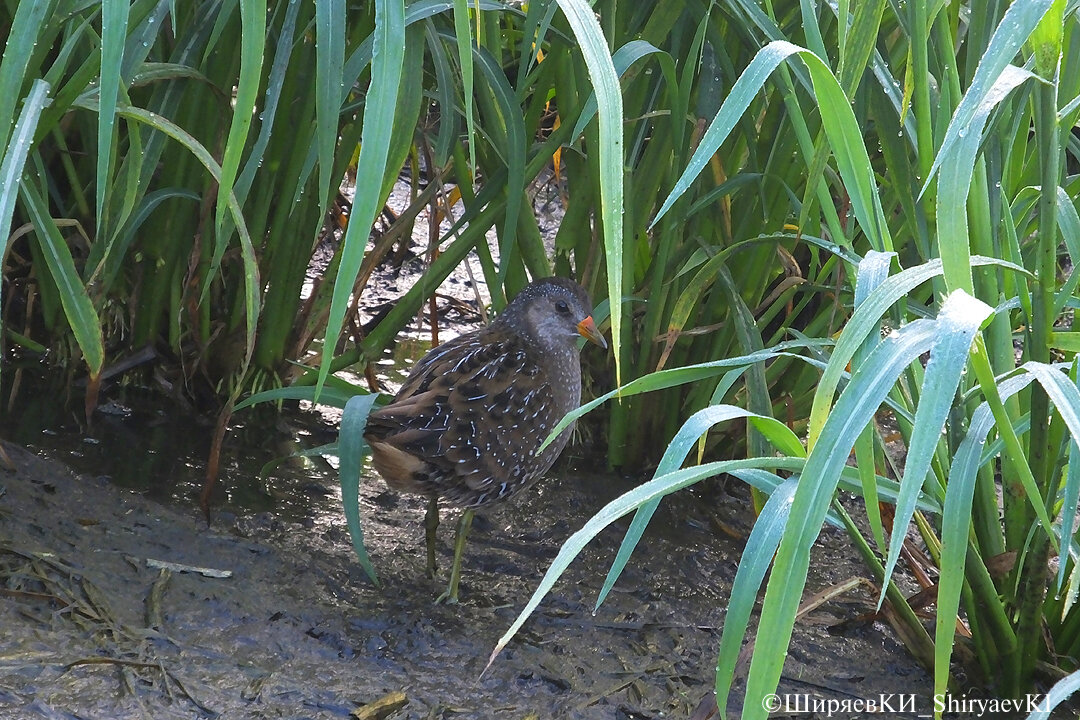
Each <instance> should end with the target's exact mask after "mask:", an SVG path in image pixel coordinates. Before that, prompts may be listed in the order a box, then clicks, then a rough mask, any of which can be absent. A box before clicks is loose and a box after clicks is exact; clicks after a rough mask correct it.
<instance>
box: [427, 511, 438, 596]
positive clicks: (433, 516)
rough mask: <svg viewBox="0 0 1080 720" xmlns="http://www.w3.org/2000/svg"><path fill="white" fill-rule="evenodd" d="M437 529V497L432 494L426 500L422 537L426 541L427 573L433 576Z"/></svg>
mask: <svg viewBox="0 0 1080 720" xmlns="http://www.w3.org/2000/svg"><path fill="white" fill-rule="evenodd" d="M438 529H439V498H438V497H437V496H434V495H433V496H432V497H431V498H430V499H429V500H428V506H427V514H425V515H424V539H425V540H426V541H427V574H428V577H430V578H434V577H435V570H436V566H435V539H436V534H435V533H436V531H437V530H438Z"/></svg>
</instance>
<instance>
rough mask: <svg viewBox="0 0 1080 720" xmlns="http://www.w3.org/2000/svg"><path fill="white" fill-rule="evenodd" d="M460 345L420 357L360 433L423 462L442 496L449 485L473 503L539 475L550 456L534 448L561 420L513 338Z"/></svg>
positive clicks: (530, 357)
mask: <svg viewBox="0 0 1080 720" xmlns="http://www.w3.org/2000/svg"><path fill="white" fill-rule="evenodd" d="M465 340H466V341H465V342H462V343H457V344H455V346H454V347H450V348H448V349H446V350H444V351H443V352H442V353H438V354H436V355H434V356H433V357H427V358H425V359H424V362H423V363H421V364H419V365H418V366H417V367H416V368H415V369H414V371H413V373H412V375H410V377H409V379H408V380H407V381H406V384H405V386H403V388H402V391H401V393H399V396H398V398H397V399H395V401H394V402H393V403H391V404H390V405H387V406H385V407H383V408H380V409H378V410H376V411H374V412H373V413H372V414H371V416H370V417H369V420H368V430H367V434H368V435H369V437H370V438H376V439H377V440H378V441H379V442H383V443H388V444H390V445H393V446H394V447H396V448H398V449H400V450H402V451H404V452H407V453H409V454H410V455H414V456H416V457H417V458H420V459H422V460H423V461H424V462H426V463H428V464H429V466H430V467H431V469H432V470H433V471H434V472H435V473H436V474H439V475H442V476H443V477H444V480H443V483H444V484H445V485H447V486H446V487H444V488H442V489H443V490H444V491H450V492H447V493H446V494H449V495H451V496H452V495H453V492H452V488H451V487H449V485H457V486H460V487H461V493H462V495H463V496H464V495H466V494H467V495H470V496H472V499H471V500H470V501H469V502H470V504H473V503H475V504H480V503H483V502H486V501H490V500H493V499H495V498H497V497H501V496H503V495H506V494H508V493H509V492H512V491H513V490H514V489H516V488H517V487H520V485H521V484H522V483H524V482H527V481H529V480H531V479H533V477H535V476H536V475H538V474H540V473H542V472H543V471H545V470H547V468H548V466H549V465H550V460H549V459H548V458H549V457H551V455H550V454H549V453H545V454H544V455H543V456H542V457H538V456H537V455H536V449H537V448H538V447H539V446H540V443H541V442H543V440H544V439H545V438H546V437H547V435H548V433H549V432H550V431H551V429H552V428H553V427H554V426H555V424H556V423H557V422H558V421H559V420H560V419H562V416H561V413H560V412H559V411H558V409H557V408H556V406H555V399H554V394H553V393H552V389H551V386H550V384H549V383H548V381H547V374H546V372H545V370H544V368H543V367H542V366H541V365H540V364H539V363H538V362H537V361H536V359H535V357H534V355H535V353H533V352H530V350H529V348H528V347H527V346H526V345H525V344H524V343H523V342H522V341H521V340H520V339H519V338H515V337H508V338H502V339H495V340H492V339H490V338H487V339H485V340H484V341H483V342H481V341H476V340H473V339H465ZM448 345H450V344H449V343H448ZM450 499H451V500H453V497H451V498H450Z"/></svg>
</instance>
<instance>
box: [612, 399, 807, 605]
mask: <svg viewBox="0 0 1080 720" xmlns="http://www.w3.org/2000/svg"><path fill="white" fill-rule="evenodd" d="M738 418H755V419H756V420H757V422H756V423H755V425H756V426H758V427H766V428H768V429H769V430H770V436H771V437H774V438H776V439H777V441H778V442H777V449H779V450H780V451H781V452H783V453H784V454H787V455H792V456H795V457H798V456H801V455H802V454H803V447H802V443H800V442H799V438H798V436H797V435H795V433H794V432H792V431H791V429H790V428H788V426H787V425H784V424H783V423H782V422H779V421H778V420H774V419H773V418H770V417H765V416H763V415H758V414H756V413H752V412H750V411H748V410H744V409H742V408H740V407H735V406H734V405H713V406H711V407H707V408H703V409H701V410H698V411H697V412H696V413H694V414H693V415H691V416H690V418H689V419H687V421H686V422H685V423H683V425H682V427H681V428H679V431H678V432H677V433H675V437H673V438H672V439H671V442H670V443H668V446H667V449H665V450H664V456H663V457H662V458H660V463H659V464H658V465H657V467H656V471H655V472H654V473H653V476H654V477H657V476H660V475H666V474H668V473H670V472H674V471H675V470H678V469H679V467H680V466H682V464H683V462H684V461H685V460H686V457H687V455H689V454H690V451H691V450H693V449H694V446H695V445H696V444H697V441H698V439H699V438H700V437H701V436H702V435H704V434H706V433H707V432H708V431H709V429H710V428H712V427H713V426H715V425H718V424H720V423H722V422H727V421H728V420H735V419H738ZM659 504H660V500H659V498H658V499H656V500H652V501H650V502H648V503H646V504H645V505H642V506H641V507H640V508H639V509H638V511H637V512H636V513H635V514H634V519H633V521H632V522H631V524H630V527H629V528H628V529H627V531H626V536H625V537H624V538H623V541H622V544H621V545H620V546H619V551H618V553H617V554H616V556H615V560H614V561H613V562H612V564H611V569H609V570H608V574H607V578H606V579H605V580H604V586H603V587H602V588H601V589H600V593H599V595H598V596H597V599H596V605H595V607H594V608H593V610H594V611H595V610H596V609H598V608H599V607H600V606H601V605H602V604H603V602H604V599H605V598H607V596H608V593H609V592H610V591H611V588H612V586H613V585H614V584H615V581H616V580H617V579H618V578H619V575H621V574H622V571H623V569H624V568H625V567H626V563H627V562H628V561H629V560H630V555H631V554H632V553H633V552H634V548H636V547H637V544H638V541H639V540H640V539H641V534H642V533H643V532H644V531H645V527H646V526H647V525H648V524H649V520H650V519H651V518H652V516H653V513H655V512H656V508H657V506H658V505H659Z"/></svg>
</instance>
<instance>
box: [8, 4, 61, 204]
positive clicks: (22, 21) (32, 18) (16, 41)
mask: <svg viewBox="0 0 1080 720" xmlns="http://www.w3.org/2000/svg"><path fill="white" fill-rule="evenodd" d="M52 5H53V3H51V2H20V3H16V6H15V8H16V9H15V17H14V19H13V20H12V22H11V28H9V30H8V34H7V44H6V45H5V46H4V57H3V61H0V147H4V146H6V145H7V144H8V137H9V133H10V131H11V120H12V118H14V117H15V104H16V103H18V102H19V97H20V96H21V94H22V86H23V79H24V78H25V77H26V73H27V71H28V70H29V69H30V57H31V55H33V53H34V47H35V46H36V45H37V42H38V34H39V33H40V32H41V31H42V30H44V29H45V17H46V16H47V15H48V14H49V11H50V9H51V8H52ZM9 7H10V6H9ZM5 187H7V186H6V185H5Z"/></svg>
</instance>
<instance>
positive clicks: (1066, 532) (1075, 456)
mask: <svg viewBox="0 0 1080 720" xmlns="http://www.w3.org/2000/svg"><path fill="white" fill-rule="evenodd" d="M1072 373H1073V382H1074V383H1075V382H1076V381H1077V377H1076V375H1077V365H1076V361H1075V360H1074V361H1073V367H1072ZM1078 502H1080V445H1078V444H1077V439H1076V438H1075V437H1074V438H1073V439H1072V440H1070V441H1069V464H1068V470H1067V471H1066V473H1065V488H1064V490H1063V492H1062V499H1061V512H1060V514H1059V515H1058V517H1060V518H1061V538H1062V543H1061V544H1062V545H1063V546H1068V545H1069V541H1070V538H1072V536H1073V531H1074V530H1075V529H1076V528H1075V525H1076V508H1077V504H1078ZM1067 566H1068V563H1067V562H1060V563H1059V565H1058V572H1057V590H1058V592H1060V591H1061V586H1062V584H1063V583H1064V582H1065V569H1066V567H1067ZM1077 567H1080V565H1077V563H1076V561H1075V559H1074V562H1073V568H1074V569H1073V573H1074V574H1075V573H1076V568H1077ZM1068 608H1069V604H1066V605H1065V612H1068Z"/></svg>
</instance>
